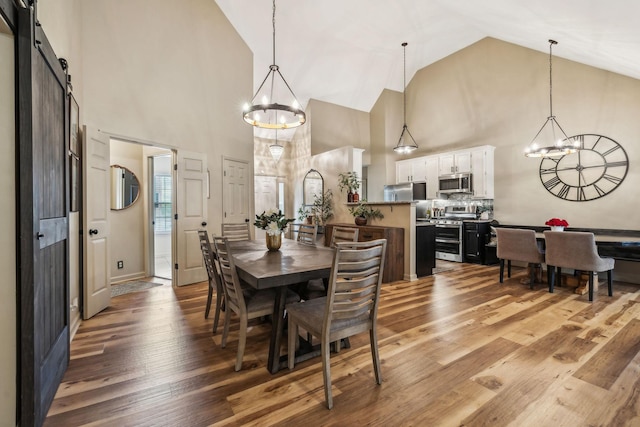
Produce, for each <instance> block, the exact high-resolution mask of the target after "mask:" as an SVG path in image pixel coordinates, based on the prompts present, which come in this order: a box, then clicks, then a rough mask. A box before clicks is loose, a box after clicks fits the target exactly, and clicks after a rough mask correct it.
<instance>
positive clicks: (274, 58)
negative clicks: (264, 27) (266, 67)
mask: <svg viewBox="0 0 640 427" xmlns="http://www.w3.org/2000/svg"><path fill="white" fill-rule="evenodd" d="M271 23H272V24H273V62H272V64H273V65H275V64H276V0H273V13H272V17H271Z"/></svg>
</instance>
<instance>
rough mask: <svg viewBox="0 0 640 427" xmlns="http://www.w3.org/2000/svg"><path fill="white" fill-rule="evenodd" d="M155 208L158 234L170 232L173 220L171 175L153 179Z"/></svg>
mask: <svg viewBox="0 0 640 427" xmlns="http://www.w3.org/2000/svg"><path fill="white" fill-rule="evenodd" d="M153 208H154V214H153V217H154V221H155V231H156V232H170V231H171V220H172V218H173V216H172V213H171V175H156V176H154V177H153Z"/></svg>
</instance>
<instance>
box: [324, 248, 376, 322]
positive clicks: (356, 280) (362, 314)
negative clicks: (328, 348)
mask: <svg viewBox="0 0 640 427" xmlns="http://www.w3.org/2000/svg"><path fill="white" fill-rule="evenodd" d="M386 249H387V241H386V239H378V240H373V241H369V242H359V243H358V242H355V243H354V242H349V243H347V242H342V243H336V253H335V255H334V260H333V266H332V271H331V277H330V279H329V289H328V292H327V305H326V308H325V310H326V312H325V319H324V325H323V333H326V334H330V331H331V323H332V322H333V321H334V320H342V319H345V320H346V319H349V322H350V324H351V323H353V325H351V326H353V327H357V326H358V323H360V324H361V326H363V327H369V326H370V325H371V323H372V322H373V321H374V319H375V317H376V316H377V310H378V300H379V296H380V287H381V284H382V274H383V269H384V257H385V255H386Z"/></svg>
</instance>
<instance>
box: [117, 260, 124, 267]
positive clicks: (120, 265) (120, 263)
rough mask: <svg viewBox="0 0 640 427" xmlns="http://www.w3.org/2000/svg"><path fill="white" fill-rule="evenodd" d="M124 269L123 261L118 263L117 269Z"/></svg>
mask: <svg viewBox="0 0 640 427" xmlns="http://www.w3.org/2000/svg"><path fill="white" fill-rule="evenodd" d="M121 268H124V261H118V269H121Z"/></svg>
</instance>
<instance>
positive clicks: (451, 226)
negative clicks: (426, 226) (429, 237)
mask: <svg viewBox="0 0 640 427" xmlns="http://www.w3.org/2000/svg"><path fill="white" fill-rule="evenodd" d="M436 228H460V226H459V225H457V224H436Z"/></svg>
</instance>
